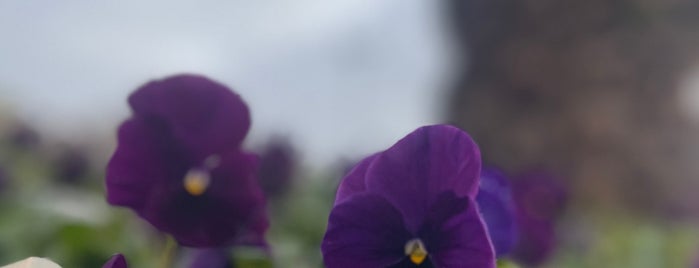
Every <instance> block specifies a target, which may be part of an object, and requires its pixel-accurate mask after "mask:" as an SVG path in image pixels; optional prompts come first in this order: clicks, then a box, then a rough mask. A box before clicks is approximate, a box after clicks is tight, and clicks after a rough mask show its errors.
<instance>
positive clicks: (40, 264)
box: [2, 257, 61, 268]
mask: <svg viewBox="0 0 699 268" xmlns="http://www.w3.org/2000/svg"><path fill="white" fill-rule="evenodd" d="M2 268H61V266H59V265H58V264H56V263H55V262H52V261H51V260H49V259H46V258H39V257H29V258H26V259H24V260H21V261H18V262H15V263H11V264H8V265H5V266H2Z"/></svg>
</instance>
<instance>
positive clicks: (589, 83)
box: [447, 0, 699, 216]
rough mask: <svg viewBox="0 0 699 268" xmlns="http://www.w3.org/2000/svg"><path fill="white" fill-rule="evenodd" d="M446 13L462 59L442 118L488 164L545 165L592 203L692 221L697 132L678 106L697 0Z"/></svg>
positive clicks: (507, 3)
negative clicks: (468, 137) (476, 148)
mask: <svg viewBox="0 0 699 268" xmlns="http://www.w3.org/2000/svg"><path fill="white" fill-rule="evenodd" d="M447 11H448V12H449V14H450V16H449V18H450V20H451V21H450V25H451V26H453V32H454V33H455V35H456V37H457V40H459V45H460V46H461V47H462V49H461V50H462V51H464V53H463V55H462V57H461V58H462V59H463V72H462V75H461V77H460V78H459V80H458V81H457V82H456V85H455V88H454V91H453V94H451V96H450V99H449V100H450V105H449V110H448V111H447V112H448V117H449V121H450V122H452V123H455V124H457V125H459V126H461V127H463V128H464V129H465V130H467V131H468V132H469V133H471V134H472V135H473V137H474V139H475V140H476V141H477V142H478V143H479V145H480V147H481V150H482V152H483V158H484V160H485V162H486V163H491V164H495V165H499V166H502V167H504V168H505V169H506V170H509V171H510V172H516V171H519V170H522V169H524V168H527V167H532V166H542V165H543V166H546V167H548V168H550V169H552V170H553V171H555V172H558V173H560V174H563V175H565V176H567V177H568V178H569V179H570V180H571V185H572V186H573V191H575V193H574V194H575V195H576V196H577V197H578V201H579V202H580V203H584V204H585V205H589V206H590V207H595V208H596V207H607V208H618V209H628V208H635V209H636V210H635V211H637V212H639V213H641V214H646V213H660V214H673V215H674V216H677V215H695V216H699V196H697V195H696V194H695V192H696V191H697V189H699V157H697V156H699V127H698V126H697V124H696V123H695V122H696V120H692V119H691V118H689V116H688V114H687V113H686V112H685V111H684V110H682V109H681V107H680V105H679V104H678V102H679V98H681V97H682V95H680V92H679V85H680V84H681V82H682V79H684V78H685V77H686V76H688V75H691V73H690V71H691V70H692V68H696V67H699V15H697V14H699V1H696V0H672V1H663V0H643V1H630V0H618V1H614V0H575V1H552V0H524V1H516V0H449V1H448V8H447ZM697 90H699V89H697ZM697 105H699V103H697Z"/></svg>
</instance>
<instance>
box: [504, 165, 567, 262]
mask: <svg viewBox="0 0 699 268" xmlns="http://www.w3.org/2000/svg"><path fill="white" fill-rule="evenodd" d="M513 191H514V198H515V203H516V205H517V224H518V226H519V231H520V233H519V239H518V242H517V245H516V246H515V249H514V251H513V257H514V258H515V259H516V260H517V261H518V262H520V263H522V264H525V265H530V266H538V265H541V264H543V263H544V262H546V261H547V260H548V259H549V257H550V256H551V254H552V253H553V251H554V250H555V248H556V230H555V229H556V228H555V221H556V220H557V218H558V217H559V216H560V215H561V214H562V213H563V210H564V208H565V205H566V203H567V202H566V201H567V189H566V187H565V186H564V185H563V184H562V183H561V181H560V180H558V179H556V177H555V176H553V175H551V174H550V173H547V172H544V171H540V170H537V171H532V172H528V173H525V174H523V175H521V176H518V179H517V180H515V182H514V185H513Z"/></svg>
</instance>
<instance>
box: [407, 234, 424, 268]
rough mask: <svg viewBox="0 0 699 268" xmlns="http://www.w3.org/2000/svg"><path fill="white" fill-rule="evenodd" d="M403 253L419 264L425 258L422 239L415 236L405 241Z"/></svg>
mask: <svg viewBox="0 0 699 268" xmlns="http://www.w3.org/2000/svg"><path fill="white" fill-rule="evenodd" d="M405 255H407V256H408V257H410V261H411V262H413V263H414V264H416V265H420V264H421V263H423V262H424V261H425V259H426V258H427V249H426V248H425V244H423V243H422V240H420V239H419V238H415V239H413V240H410V241H408V243H405Z"/></svg>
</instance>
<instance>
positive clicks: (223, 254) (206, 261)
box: [189, 248, 233, 268]
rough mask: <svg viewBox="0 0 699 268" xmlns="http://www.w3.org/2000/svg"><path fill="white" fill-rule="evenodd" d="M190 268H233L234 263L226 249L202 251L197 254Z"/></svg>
mask: <svg viewBox="0 0 699 268" xmlns="http://www.w3.org/2000/svg"><path fill="white" fill-rule="evenodd" d="M189 268H233V262H232V261H231V259H230V256H229V254H228V251H227V250H226V249H223V248H211V249H202V250H198V251H197V252H196V253H195V255H194V258H193V259H192V262H191V264H190V265H189Z"/></svg>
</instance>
